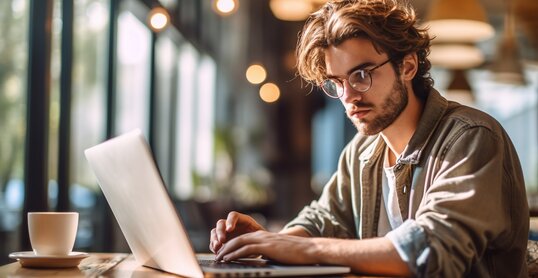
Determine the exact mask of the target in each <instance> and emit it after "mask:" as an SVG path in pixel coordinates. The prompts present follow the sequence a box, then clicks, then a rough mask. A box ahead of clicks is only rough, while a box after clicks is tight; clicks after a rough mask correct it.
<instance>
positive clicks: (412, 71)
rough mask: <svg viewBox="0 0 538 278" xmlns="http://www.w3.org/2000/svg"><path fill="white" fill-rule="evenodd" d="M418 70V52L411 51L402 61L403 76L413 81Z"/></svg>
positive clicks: (401, 71) (404, 78) (401, 70)
mask: <svg viewBox="0 0 538 278" xmlns="http://www.w3.org/2000/svg"><path fill="white" fill-rule="evenodd" d="M417 71H418V57H417V54H416V53H411V54H407V55H405V57H404V59H403V61H402V65H401V69H400V73H401V78H402V79H403V80H406V81H411V80H413V78H415V75H416V74H417Z"/></svg>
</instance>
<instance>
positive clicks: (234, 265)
mask: <svg viewBox="0 0 538 278" xmlns="http://www.w3.org/2000/svg"><path fill="white" fill-rule="evenodd" d="M198 263H199V264H200V265H201V266H205V267H211V268H219V269H241V268H266V267H267V264H265V263H261V262H242V261H231V262H217V261H214V260H198Z"/></svg>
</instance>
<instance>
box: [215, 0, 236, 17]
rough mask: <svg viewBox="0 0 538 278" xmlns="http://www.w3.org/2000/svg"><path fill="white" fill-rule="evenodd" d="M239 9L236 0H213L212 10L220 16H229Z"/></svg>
mask: <svg viewBox="0 0 538 278" xmlns="http://www.w3.org/2000/svg"><path fill="white" fill-rule="evenodd" d="M237 8H239V1H238V0H213V9H214V10H215V11H216V12H217V13H218V14H220V15H224V16H226V15H230V14H233V13H235V11H237Z"/></svg>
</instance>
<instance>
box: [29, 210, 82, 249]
mask: <svg viewBox="0 0 538 278" xmlns="http://www.w3.org/2000/svg"><path fill="white" fill-rule="evenodd" d="M77 227H78V212H29V213H28V233H29V235H30V243H31V244H32V249H33V250H34V253H35V254H36V255H41V256H66V255H69V253H71V251H72V250H73V246H74V245H75V238H76V235H77Z"/></svg>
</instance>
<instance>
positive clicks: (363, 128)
mask: <svg viewBox="0 0 538 278" xmlns="http://www.w3.org/2000/svg"><path fill="white" fill-rule="evenodd" d="M408 102H409V97H408V96H407V88H406V87H405V86H404V84H403V82H402V81H401V80H397V81H395V82H394V85H393V86H392V91H391V93H390V94H389V96H388V97H387V98H386V99H385V101H384V102H383V103H382V104H381V112H382V114H380V115H379V116H377V117H376V118H374V119H373V120H366V119H362V120H359V119H351V121H352V122H353V124H354V125H355V127H356V128H357V130H358V131H359V133H361V134H364V135H368V136H370V135H375V134H378V133H380V132H381V131H383V130H384V129H385V128H387V127H388V126H390V125H391V124H392V123H393V122H394V121H395V120H396V118H398V116H400V114H401V113H402V111H403V110H404V109H405V107H407V103H408Z"/></svg>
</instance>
